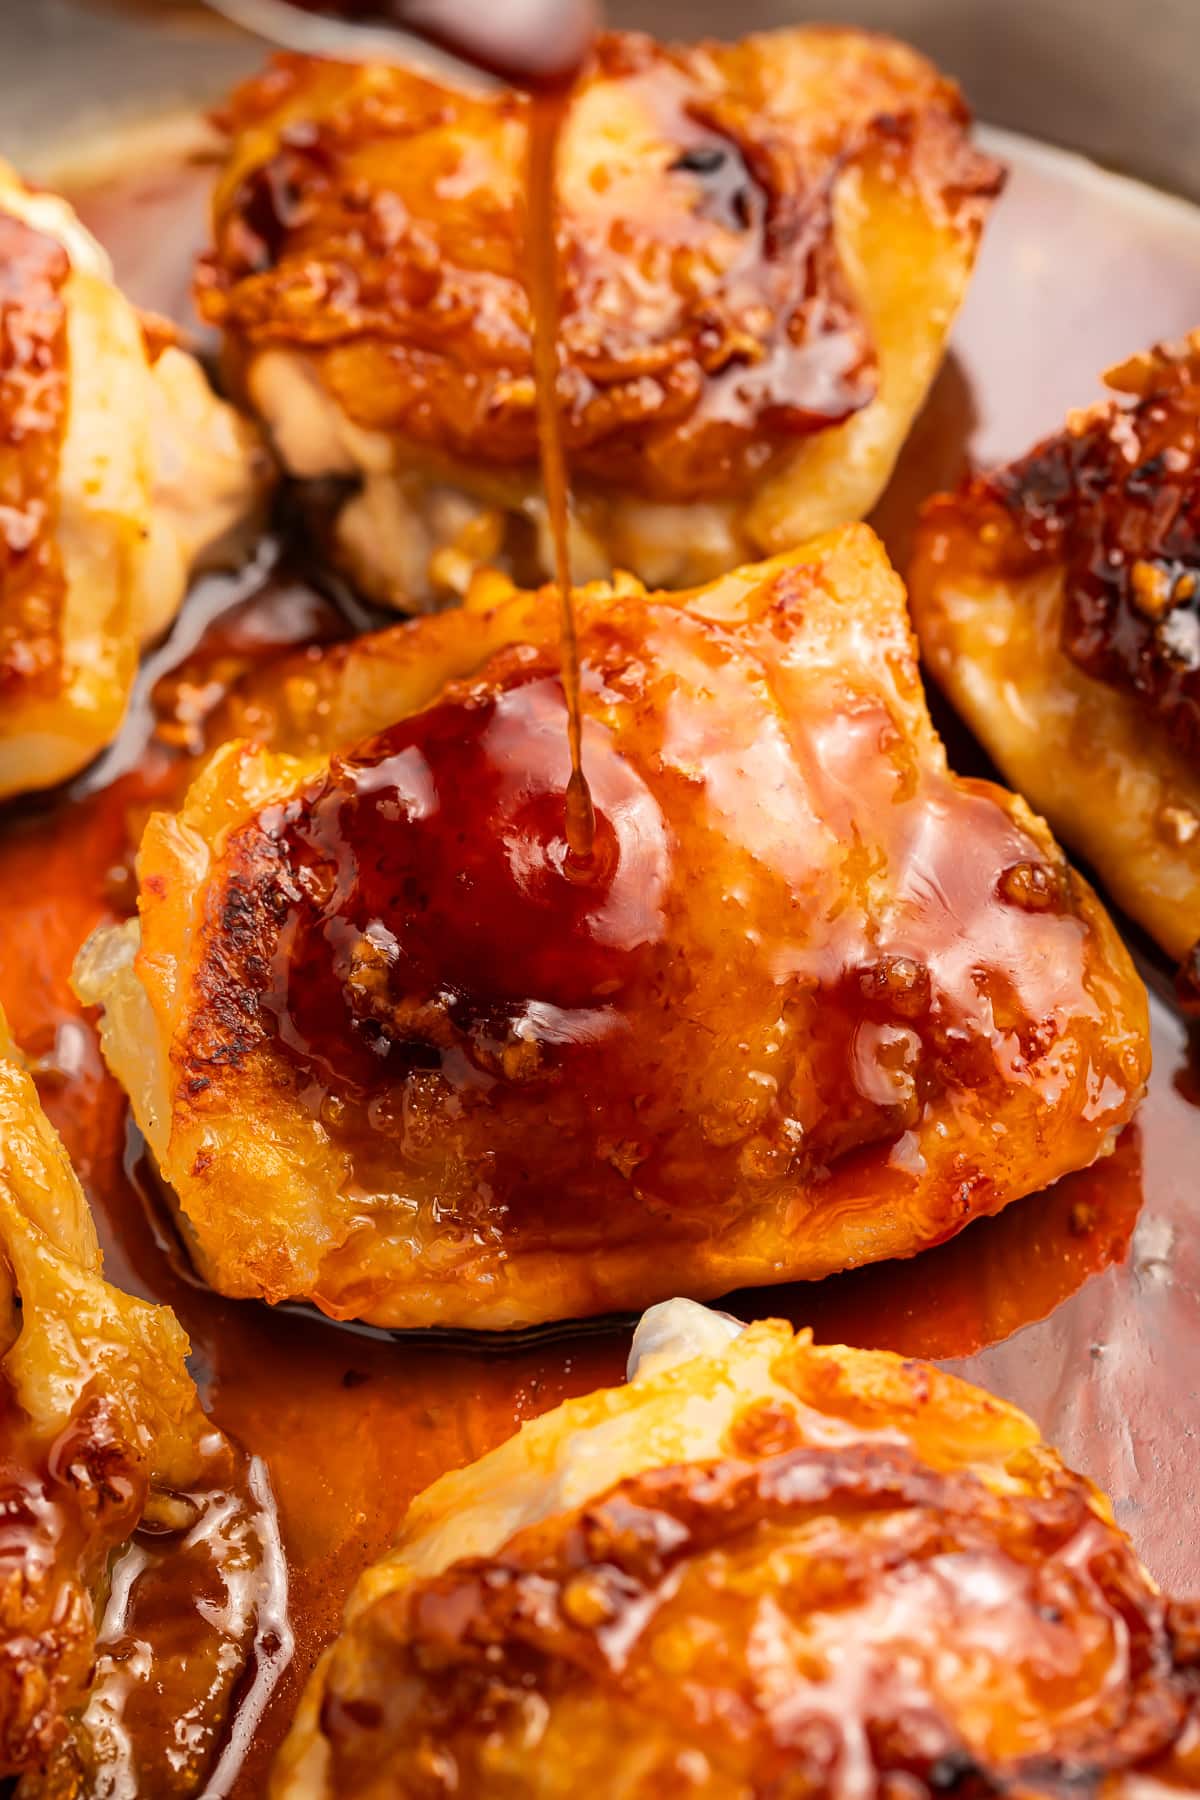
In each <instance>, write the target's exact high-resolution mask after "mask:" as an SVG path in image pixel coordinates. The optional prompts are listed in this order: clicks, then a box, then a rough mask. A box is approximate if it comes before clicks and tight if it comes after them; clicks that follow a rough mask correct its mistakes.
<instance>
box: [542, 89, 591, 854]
mask: <svg viewBox="0 0 1200 1800" xmlns="http://www.w3.org/2000/svg"><path fill="white" fill-rule="evenodd" d="M569 98H570V94H569V89H562V88H554V89H550V90H548V91H547V92H545V93H542V94H535V95H533V96H532V97H531V99H530V116H529V181H528V218H529V231H528V238H529V242H528V245H527V249H526V254H527V256H528V258H529V275H530V296H531V299H532V303H533V358H534V380H535V384H536V388H537V409H538V441H539V444H540V447H541V456H542V487H543V490H544V492H545V496H546V514H547V518H548V521H549V525H550V537H551V541H552V543H553V546H554V578H555V584H556V586H557V588H558V597H559V607H560V609H561V618H562V626H561V630H562V683H563V692H564V694H565V695H566V701H567V734H568V738H569V741H570V746H571V777H570V781H569V783H568V785H567V793H566V839H567V858H566V862H565V865H564V867H565V869H566V872H567V873H568V874H569V875H573V876H574V877H575V878H576V879H580V878H586V876H587V872H588V870H589V868H590V866H591V864H592V861H593V851H594V847H595V836H596V814H595V808H594V807H593V805H592V796H591V791H590V789H589V787H588V783H587V776H586V775H585V774H584V772H583V706H582V697H581V694H580V682H579V640H578V636H577V634H576V630H575V603H574V598H573V595H572V581H571V542H570V490H569V487H568V483H567V462H566V455H565V453H564V450H563V431H562V415H561V413H560V411H559V405H558V357H559V291H560V290H559V282H560V270H559V260H558V209H557V192H558V187H557V180H556V176H557V167H558V145H559V140H560V138H561V135H562V124H563V119H564V118H565V116H566V110H567V106H568V104H569Z"/></svg>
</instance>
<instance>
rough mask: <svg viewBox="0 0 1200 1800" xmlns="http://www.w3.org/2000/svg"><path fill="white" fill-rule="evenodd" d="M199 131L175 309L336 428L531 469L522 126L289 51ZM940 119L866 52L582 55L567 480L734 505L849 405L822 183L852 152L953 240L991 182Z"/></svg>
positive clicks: (924, 76) (498, 101)
mask: <svg viewBox="0 0 1200 1800" xmlns="http://www.w3.org/2000/svg"><path fill="white" fill-rule="evenodd" d="M226 123H227V125H228V127H229V129H230V131H231V133H232V135H233V153H232V157H231V161H230V165H229V169H228V171H227V174H226V177H225V180H224V182H223V184H222V185H221V187H220V188H219V190H218V194H217V198H216V206H215V226H216V243H215V248H214V250H213V252H212V253H211V254H210V255H209V256H208V257H207V258H206V259H205V260H204V261H203V263H202V264H201V268H200V272H199V296H200V304H201V308H202V310H203V311H204V312H205V314H206V315H207V317H208V318H210V319H211V320H213V321H214V322H216V323H218V324H220V325H221V326H222V327H223V328H224V329H225V330H226V332H227V333H228V334H229V336H230V338H231V339H232V340H233V342H234V343H235V344H236V345H237V346H238V347H239V348H238V354H245V353H246V352H248V351H250V350H261V349H262V348H264V347H266V346H270V345H287V346H294V347H296V346H298V347H303V348H304V349H305V350H306V351H308V352H310V353H311V354H312V355H313V356H314V357H316V358H317V359H318V361H319V370H320V379H321V381H322V383H323V385H324V386H325V387H326V388H327V389H328V390H329V392H330V393H332V395H333V396H334V397H335V398H336V399H337V401H338V402H339V404H340V405H341V407H342V408H343V410H344V411H345V413H346V414H347V415H348V416H349V417H350V418H351V419H353V420H354V421H355V422H356V423H358V424H360V425H363V426H366V427H368V428H372V429H377V430H382V431H386V432H389V433H394V434H399V435H402V436H403V437H404V438H405V439H407V440H408V441H410V442H411V443H412V444H414V445H419V446H421V447H423V448H424V449H425V450H426V451H429V452H433V453H438V454H442V455H444V456H447V457H450V458H458V459H482V460H483V461H484V462H485V463H488V464H493V465H502V466H503V465H508V466H515V465H532V464H533V463H534V461H535V459H536V450H537V444H536V422H535V414H534V404H533V387H532V363H531V342H530V337H531V330H530V314H529V305H528V299H527V295H526V288H525V254H524V245H523V235H524V230H525V221H524V205H523V195H524V170H523V159H524V155H525V141H526V124H525V118H524V113H523V108H522V104H521V103H520V102H518V101H517V100H516V99H515V98H514V96H512V95H501V96H498V97H496V96H489V97H480V96H468V95H465V94H462V93H457V92H453V91H451V90H448V89H445V88H441V87H438V86H436V85H434V84H433V83H431V82H429V81H426V80H423V79H422V78H420V77H418V76H416V75H414V74H412V73H410V72H408V71H405V70H384V69H381V68H373V69H369V70H365V71H356V70H351V69H348V68H341V67H338V66H336V65H329V64H322V63H316V62H313V61H310V60H306V59H302V58H294V57H293V58H283V59H279V60H277V61H276V62H275V63H274V64H273V65H272V67H271V68H270V69H269V70H268V72H267V73H266V74H265V75H264V76H262V77H260V78H259V79H258V80H257V81H252V82H250V83H248V84H247V85H246V86H244V87H243V88H241V89H240V90H238V92H237V93H236V94H235V95H234V97H233V99H232V101H231V102H230V105H229V107H228V110H227V114H226ZM966 123H967V115H966V109H965V107H964V105H963V102H962V100H961V97H960V95H959V94H958V91H957V89H955V88H954V87H953V85H952V84H951V83H949V82H947V81H945V80H944V79H942V78H941V77H940V76H938V74H937V73H936V71H935V70H934V69H933V68H932V67H931V66H930V65H929V64H928V63H926V62H925V61H924V60H923V59H922V58H920V57H918V56H916V55H915V54H914V53H913V52H911V51H909V50H907V49H905V48H904V47H903V46H901V45H899V44H896V43H894V42H892V41H890V40H888V39H884V38H873V37H869V36H866V35H865V34H862V33H851V32H838V31H833V30H819V29H817V30H808V31H794V32H787V33H779V34H776V35H774V36H772V37H762V38H749V39H747V40H745V42H744V43H742V44H740V45H736V46H725V45H716V44H701V45H698V46H695V47H691V48H682V47H667V46H661V45H657V44H655V43H653V42H652V41H651V40H650V39H648V38H645V37H642V36H639V35H635V34H629V35H617V34H611V35H608V36H605V37H603V38H601V39H600V41H599V43H598V46H597V50H596V56H595V61H594V64H593V66H592V68H591V70H590V71H589V72H588V74H587V75H586V76H585V77H584V80H583V83H582V86H581V88H580V90H579V92H578V94H577V97H576V99H575V102H574V108H573V114H572V119H571V121H570V122H569V124H568V127H567V131H566V136H565V140H564V147H563V155H562V165H561V167H562V192H563V196H564V201H563V204H564V227H563V255H562V262H563V270H564V284H565V285H564V298H563V314H562V346H563V357H564V371H563V375H562V378H561V393H560V398H561V404H562V408H563V421H564V431H565V438H566V445H567V448H568V451H569V453H570V456H571V461H572V467H573V469H574V470H575V471H576V472H577V473H578V474H580V475H582V476H586V477H589V478H592V479H593V480H597V481H600V482H602V483H603V482H606V481H615V482H618V483H619V484H620V485H621V486H623V487H627V488H631V489H633V490H635V491H637V492H640V493H644V494H647V495H652V496H655V497H659V498H665V499H671V498H679V497H682V498H684V499H689V500H691V499H695V498H696V497H697V496H700V495H706V494H712V495H719V494H729V493H735V492H738V491H741V490H744V489H745V487H746V485H747V483H748V482H750V481H752V480H753V479H754V478H755V477H756V476H757V475H759V474H761V473H762V471H763V469H764V467H765V466H766V464H767V463H768V462H769V461H770V459H771V457H772V456H773V455H774V454H775V453H776V452H777V451H779V450H780V449H782V448H785V447H786V446H787V445H788V444H789V443H794V442H795V441H796V440H797V438H798V437H802V436H804V435H806V434H809V433H812V432H818V431H821V430H822V429H824V428H826V427H828V426H831V425H834V424H836V423H837V422H838V421H840V420H843V419H845V418H847V417H848V416H849V415H850V414H852V413H854V412H856V411H858V410H860V409H861V408H863V407H865V406H866V405H867V404H868V403H869V402H870V401H871V400H872V398H873V396H874V393H875V388H876V373H875V356H874V347H873V345H872V342H871V336H870V331H869V329H868V327H867V324H866V322H865V320H864V319H863V317H862V316H861V314H860V312H859V310H858V308H857V306H856V304H855V301H854V300H853V298H852V296H851V290H850V287H849V286H848V283H847V279H846V273H845V271H844V270H843V269H842V267H841V264H840V261H839V257H838V254H837V251H836V248H835V244H834V231H833V218H832V197H833V194H834V190H835V188H836V186H837V184H838V182H839V181H840V180H841V179H842V178H843V177H844V175H845V174H846V173H847V171H849V170H852V169H853V168H854V167H855V166H856V165H857V164H858V163H859V162H860V161H861V160H862V159H863V158H864V157H865V156H867V155H868V153H869V154H870V155H871V156H872V157H874V158H876V159H879V160H881V165H885V166H886V167H887V169H888V171H889V179H890V180H892V181H894V182H896V183H898V184H901V185H906V186H912V187H915V188H917V189H919V191H920V193H921V195H922V197H923V200H924V201H925V203H926V205H927V206H928V208H929V210H930V211H931V212H932V213H933V214H935V215H936V216H937V217H938V218H944V219H948V220H950V219H952V220H953V221H955V222H956V223H957V225H958V226H959V227H960V228H961V230H962V232H963V234H964V235H965V236H967V237H968V238H970V239H971V240H973V239H974V237H975V235H976V234H977V232H978V229H979V225H980V222H981V219H982V217H983V214H984V212H985V211H986V205H987V202H988V200H989V199H990V198H991V197H992V195H994V193H995V191H996V189H997V185H998V181H999V174H998V171H997V168H996V166H995V165H994V164H993V163H991V162H990V161H989V160H988V159H986V158H984V157H982V156H980V155H979V154H978V153H976V152H975V151H973V150H972V149H971V148H970V146H969V144H968V142H967V139H966V135H965V128H966Z"/></svg>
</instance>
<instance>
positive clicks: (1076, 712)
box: [911, 334, 1200, 998]
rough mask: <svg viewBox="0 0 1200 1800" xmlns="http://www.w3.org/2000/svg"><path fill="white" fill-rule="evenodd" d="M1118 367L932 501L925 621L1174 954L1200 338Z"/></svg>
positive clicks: (1197, 505) (1198, 685)
mask: <svg viewBox="0 0 1200 1800" xmlns="http://www.w3.org/2000/svg"><path fill="white" fill-rule="evenodd" d="M1107 380H1108V384H1109V386H1110V387H1112V388H1113V389H1114V390H1115V391H1116V393H1117V394H1118V395H1119V396H1121V397H1120V398H1119V399H1114V400H1109V401H1106V402H1103V403H1102V404H1100V405H1098V406H1094V407H1091V408H1090V409H1088V410H1086V411H1081V412H1078V413H1074V414H1072V416H1071V417H1070V419H1068V421H1067V424H1066V427H1065V429H1064V430H1063V431H1062V432H1061V433H1059V434H1058V435H1057V436H1055V437H1051V438H1047V439H1046V440H1045V442H1044V443H1041V444H1039V445H1037V447H1036V448H1035V449H1033V450H1031V451H1030V453H1029V455H1028V456H1026V457H1023V458H1022V459H1021V460H1020V461H1019V462H1016V463H1013V464H1012V465H1011V466H1010V467H1008V468H1004V469H998V470H995V471H993V472H992V473H991V474H988V475H982V476H979V477H977V478H976V479H974V480H972V481H969V482H967V483H966V484H965V485H964V486H963V487H962V488H961V489H960V490H959V492H958V493H957V494H947V495H942V496H939V497H938V498H937V499H935V500H933V501H931V502H930V503H929V505H928V506H927V507H926V509H925V512H924V516H923V520H922V525H921V529H920V534H919V537H918V541H917V548H916V553H915V556H914V561H913V568H912V575H911V588H912V607H913V616H914V619H915V621H916V625H917V630H918V632H919V634H920V637H921V646H922V650H923V652H924V654H925V657H926V660H927V662H928V664H929V667H930V669H931V670H932V672H933V674H934V675H935V676H936V677H937V679H938V681H939V682H941V684H942V685H943V686H944V687H945V689H946V691H947V693H948V694H949V696H950V698H951V699H952V700H953V701H954V703H955V705H956V706H958V707H959V708H960V709H961V710H962V712H963V714H964V716H965V717H966V719H967V720H968V721H969V723H970V724H971V726H972V728H973V729H974V730H975V731H976V732H977V733H978V735H979V737H980V738H981V739H982V740H983V742H984V744H986V746H987V747H988V749H989V750H990V751H991V753H992V755H993V756H994V757H995V758H996V761H997V762H998V763H999V764H1000V767H1001V768H1002V769H1003V771H1004V773H1005V774H1006V776H1007V777H1008V778H1009V780H1010V781H1013V782H1015V783H1016V784H1017V786H1018V787H1020V789H1021V790H1022V792H1023V793H1025V794H1028V796H1029V798H1030V800H1031V801H1032V802H1033V804H1034V805H1035V806H1037V807H1039V808H1041V810H1042V811H1043V812H1045V813H1046V815H1047V816H1048V817H1049V819H1050V820H1051V822H1052V823H1053V824H1054V826H1055V827H1056V828H1057V829H1058V830H1060V831H1061V832H1062V835H1063V837H1064V838H1065V839H1066V840H1067V842H1068V843H1070V844H1072V845H1073V846H1074V847H1075V848H1076V849H1078V850H1079V851H1080V852H1081V854H1082V855H1084V856H1086V857H1087V858H1088V860H1089V862H1091V863H1092V864H1093V865H1094V867H1095V868H1096V870H1097V872H1098V873H1099V875H1100V876H1101V877H1102V879H1103V881H1104V883H1105V885H1106V886H1107V887H1108V888H1109V889H1110V890H1111V891H1112V893H1113V895H1114V897H1115V898H1116V899H1117V900H1118V901H1119V902H1120V903H1121V905H1122V906H1124V907H1125V908H1126V909H1127V911H1129V912H1130V913H1131V914H1132V915H1133V917H1134V918H1135V919H1138V920H1140V921H1141V923H1142V924H1143V925H1145V926H1146V927H1147V929H1148V930H1149V931H1150V932H1152V933H1153V935H1154V936H1155V937H1156V938H1157V939H1158V941H1159V942H1160V943H1161V944H1162V945H1163V947H1164V949H1166V950H1167V951H1168V952H1169V954H1170V955H1172V956H1174V957H1176V958H1181V957H1184V956H1186V955H1187V954H1188V953H1189V952H1190V951H1191V949H1192V947H1193V945H1195V944H1196V942H1197V940H1198V939H1200V775H1198V774H1197V764H1196V753H1197V749H1198V748H1200V334H1197V335H1196V336H1195V337H1194V338H1193V339H1192V341H1191V342H1190V343H1189V344H1185V345H1181V346H1179V347H1178V348H1176V349H1169V348H1163V349H1158V350H1154V351H1151V352H1150V353H1149V354H1147V355H1145V356H1140V357H1135V358H1133V359H1132V360H1131V361H1130V362H1129V363H1127V364H1124V365H1123V366H1122V367H1121V368H1119V369H1115V370H1112V371H1111V372H1110V373H1109V375H1108V377H1107ZM1191 985H1192V987H1193V994H1192V997H1193V998H1196V997H1197V995H1198V994H1200V989H1197V988H1195V984H1194V980H1193V982H1192V984H1191Z"/></svg>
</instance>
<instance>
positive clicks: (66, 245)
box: [0, 163, 270, 800]
mask: <svg viewBox="0 0 1200 1800" xmlns="http://www.w3.org/2000/svg"><path fill="white" fill-rule="evenodd" d="M160 323H161V322H160ZM269 468H270V465H269V460H268V458H267V456H266V453H265V451H264V450H263V447H262V445H261V443H260V441H259V439H258V436H257V434H256V432H255V431H254V429H253V428H252V427H251V426H250V425H249V424H247V423H246V421H245V420H243V419H241V418H240V417H239V416H238V414H237V413H235V412H234V410H233V408H232V407H230V406H227V405H226V404H225V403H224V402H223V401H220V400H218V399H217V397H216V396H215V395H214V394H213V393H212V391H211V390H210V388H209V386H208V383H207V381H206V379H205V377H204V375H203V373H202V371H201V369H200V366H199V364H198V363H197V362H196V361H195V359H194V358H193V357H191V356H189V355H188V354H187V352H186V351H185V350H183V349H181V348H179V346H178V345H176V344H174V343H172V342H170V341H169V338H166V337H164V336H163V335H162V334H161V332H160V330H159V329H158V326H157V325H152V324H151V323H149V322H147V321H144V320H142V319H140V318H139V316H138V314H137V312H136V311H135V309H134V308H133V307H132V306H131V305H130V303H129V302H128V301H127V300H126V299H125V297H124V295H123V294H121V293H120V291H119V290H118V289H117V288H116V287H115V286H114V284H113V279H112V270H111V268H110V266H109V262H108V258H107V257H106V255H105V253H104V251H103V250H102V249H101V248H100V246H99V244H97V243H96V241H95V240H94V239H93V238H92V237H91V236H90V235H89V234H88V233H87V232H86V231H85V230H84V228H83V226H82V225H81V224H80V223H79V220H78V219H77V218H76V217H75V215H74V213H73V212H72V211H71V209H70V207H69V206H68V205H67V203H66V202H65V201H64V200H61V199H59V198H58V197H57V196H56V195H54V194H47V193H42V192H38V191H34V190H31V189H29V188H27V187H25V186H24V185H23V184H22V183H21V182H20V181H19V180H18V179H17V177H16V176H15V175H14V174H13V172H12V171H11V170H10V169H9V168H8V167H7V166H6V165H5V164H4V163H0V800H3V799H5V798H7V797H8V796H9V795H11V794H17V793H23V792H25V791H27V790H29V789H33V788H43V787H48V786H51V785H52V784H53V783H55V782H58V781H62V780H64V779H65V778H66V777H67V776H69V775H73V774H74V773H75V772H76V771H77V770H79V769H81V768H82V767H83V766H84V765H85V764H86V763H88V762H90V761H91V759H92V758H93V757H94V756H95V755H96V753H97V752H98V751H100V750H102V749H103V748H104V746H105V745H106V744H107V743H108V742H109V741H110V740H111V739H112V738H113V737H115V736H116V733H117V730H118V728H119V726H120V723H121V719H122V716H123V714H124V711H125V706H126V702H127V701H128V698H129V692H130V688H131V687H132V684H133V677H134V673H135V671H136V669H137V663H138V653H139V651H140V649H141V648H142V646H143V644H145V643H146V642H147V641H149V640H150V639H152V638H154V637H157V636H158V635H160V633H161V632H162V631H164V630H165V628H166V626H167V625H168V624H169V623H170V621H171V619H172V618H173V617H174V615H175V612H176V610H177V609H178V606H179V603H180V601H181V600H182V599H183V595H184V591H185V589H186V586H187V581H188V577H189V574H190V573H191V570H192V568H193V567H194V566H195V565H196V564H197V563H199V562H202V561H204V560H205V559H206V558H208V557H210V556H212V555H213V554H214V553H216V552H217V551H219V550H220V549H221V548H222V547H223V546H225V545H226V543H227V542H228V539H229V534H230V533H231V532H232V531H233V530H234V528H235V527H236V526H238V525H239V524H241V523H242V522H243V521H244V520H245V519H246V518H247V517H248V516H249V515H252V514H253V513H254V512H255V511H256V510H257V509H258V508H259V506H260V503H261V501H262V499H263V496H264V493H265V491H266V488H267V486H268V479H269Z"/></svg>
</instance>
